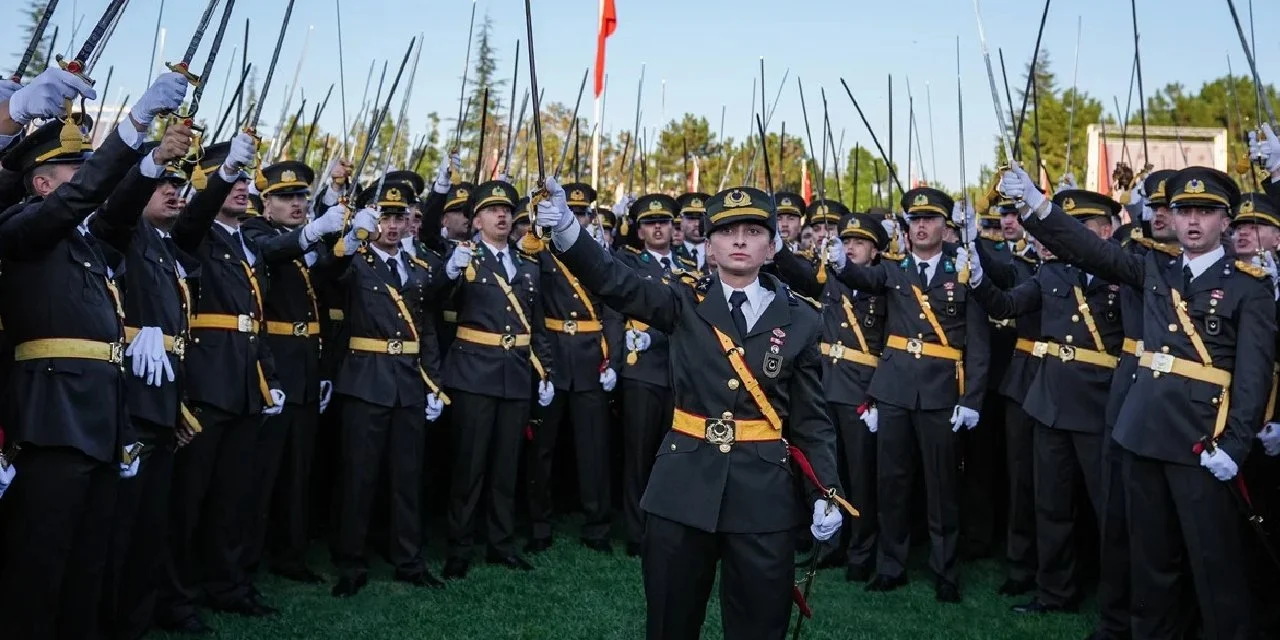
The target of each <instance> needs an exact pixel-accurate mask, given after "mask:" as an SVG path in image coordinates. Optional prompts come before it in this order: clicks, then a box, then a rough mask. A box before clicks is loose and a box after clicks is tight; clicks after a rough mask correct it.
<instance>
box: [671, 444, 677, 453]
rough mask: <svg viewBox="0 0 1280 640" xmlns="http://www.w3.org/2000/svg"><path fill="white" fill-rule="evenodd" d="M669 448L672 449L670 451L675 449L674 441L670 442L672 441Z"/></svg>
mask: <svg viewBox="0 0 1280 640" xmlns="http://www.w3.org/2000/svg"><path fill="white" fill-rule="evenodd" d="M671 450H672V451H675V450H676V443H674V442H672V443H671Z"/></svg>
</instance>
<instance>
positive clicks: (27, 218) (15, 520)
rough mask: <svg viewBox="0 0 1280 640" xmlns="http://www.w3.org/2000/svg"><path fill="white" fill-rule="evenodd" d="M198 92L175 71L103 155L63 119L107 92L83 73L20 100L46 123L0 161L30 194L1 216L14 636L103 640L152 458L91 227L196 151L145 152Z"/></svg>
mask: <svg viewBox="0 0 1280 640" xmlns="http://www.w3.org/2000/svg"><path fill="white" fill-rule="evenodd" d="M186 90H187V82H186V80H185V78H184V77H183V76H181V75H180V74H162V75H161V76H160V77H159V78H158V79H157V80H156V83H155V84H154V85H152V86H151V87H149V88H148V89H147V91H146V92H145V93H144V94H143V95H142V97H141V98H140V99H139V100H138V102H137V103H135V104H134V105H133V107H132V108H131V109H130V111H129V113H128V116H127V117H126V118H124V120H123V121H122V122H121V123H120V125H119V126H118V127H116V128H115V130H114V131H112V132H110V133H109V134H108V135H107V137H106V140H105V141H104V142H103V144H102V146H101V147H99V148H98V150H97V152H96V153H91V152H90V149H91V147H90V143H89V139H88V138H87V137H86V136H85V133H86V132H87V127H88V126H89V125H90V122H89V120H88V118H87V116H84V115H83V114H66V121H65V122H62V121H59V120H57V119H55V118H58V117H61V116H63V114H64V107H63V100H64V99H65V100H67V101H71V100H72V99H73V98H78V97H81V96H83V97H84V98H89V99H92V98H94V97H95V93H94V91H93V89H92V88H91V87H90V86H89V85H88V83H86V82H85V81H84V80H83V79H82V78H80V77H79V76H76V75H74V74H71V73H69V72H66V71H63V70H62V69H59V68H57V67H52V68H50V69H48V70H46V71H45V72H44V73H42V74H41V75H40V76H39V77H37V78H36V79H35V80H34V81H32V83H31V84H29V85H27V86H26V87H24V88H22V89H19V90H18V91H17V92H15V93H14V94H13V95H12V96H11V97H10V98H9V101H8V107H9V116H10V118H12V119H13V120H14V121H16V122H18V123H20V124H23V125H25V124H27V123H30V122H31V121H32V120H34V119H36V118H40V119H43V120H46V123H45V124H44V125H43V126H41V127H40V128H38V129H36V130H35V131H34V132H32V133H31V134H30V135H28V136H27V137H26V138H25V139H24V140H22V142H20V143H18V144H17V145H16V146H14V147H13V148H12V149H11V150H10V151H9V152H8V153H6V154H5V155H4V157H3V159H0V163H2V164H3V166H4V168H5V169H6V170H7V171H11V172H14V173H16V174H19V175H21V176H22V177H23V182H24V184H25V187H26V190H27V194H28V196H29V199H28V200H27V201H26V202H24V203H21V204H17V205H14V206H11V207H9V208H8V209H6V210H5V211H4V212H3V213H2V214H0V257H2V258H3V260H4V270H3V272H0V316H2V317H3V318H4V320H5V331H6V337H7V338H8V339H9V340H10V341H12V343H13V344H14V345H15V346H14V352H13V359H14V364H13V367H12V371H11V373H10V376H9V380H8V384H9V388H8V389H7V390H6V395H8V396H9V397H13V398H20V399H21V401H20V402H14V403H11V404H10V405H8V406H6V407H5V417H4V424H5V427H6V428H7V436H8V439H9V441H10V442H12V443H18V444H20V445H22V452H21V455H19V456H17V457H16V459H15V460H14V461H13V467H14V469H15V472H14V473H15V475H16V476H17V477H16V479H15V484H14V487H13V490H12V492H10V494H9V496H8V498H7V500H9V501H11V505H10V506H11V508H12V509H13V511H12V512H11V513H12V515H11V517H10V518H9V519H8V520H7V521H6V523H5V524H6V527H7V531H5V542H6V545H7V548H6V549H5V551H4V556H5V559H4V562H3V566H4V573H3V575H0V619H3V620H4V632H5V635H6V636H12V637H15V638H32V639H37V640H38V639H44V638H50V639H52V638H86V637H95V636H96V635H97V634H98V633H99V628H98V626H97V622H98V620H99V617H98V611H99V605H100V596H101V592H102V586H103V570H104V566H105V564H106V559H107V557H108V549H109V546H108V545H109V541H110V534H111V527H112V516H113V513H114V509H115V502H116V489H117V484H118V481H119V479H120V476H122V475H124V476H132V475H135V474H136V473H137V471H138V465H137V460H136V459H135V456H136V455H139V454H140V451H139V447H137V446H133V445H132V443H133V442H135V436H134V433H133V430H132V429H131V427H130V425H129V423H128V422H129V419H128V418H129V416H128V412H127V409H126V405H125V402H126V388H125V374H124V367H123V366H122V363H123V356H124V344H123V343H124V339H125V333H124V309H123V308H122V306H121V299H120V293H119V290H118V289H117V287H116V283H115V281H114V276H115V273H114V269H113V268H112V267H111V266H110V265H109V264H108V262H107V259H106V258H105V257H104V251H103V249H104V247H103V246H100V244H99V242H98V241H96V240H95V239H94V238H93V237H92V236H91V235H90V234H89V231H88V229H87V227H86V226H85V225H84V224H83V223H84V220H85V218H86V217H88V216H89V215H90V214H91V213H93V212H94V210H95V209H97V208H98V207H99V206H100V205H102V204H103V203H104V202H105V201H106V200H107V197H108V195H110V194H111V193H112V191H113V190H114V189H115V188H116V187H117V185H118V184H119V183H120V182H121V181H122V180H123V179H124V177H125V176H126V174H128V173H129V171H130V170H131V169H132V167H133V166H134V165H139V163H140V162H141V164H140V165H139V169H138V170H139V172H141V173H142V174H143V175H147V176H151V177H156V176H159V175H160V174H161V172H162V171H163V169H162V168H161V167H163V166H164V164H165V163H166V162H168V161H169V160H172V159H174V157H175V156H176V155H181V154H182V153H184V152H183V151H181V148H183V147H184V145H187V144H189V143H190V137H189V134H188V133H187V132H181V131H179V132H177V133H176V134H175V136H171V137H170V138H169V139H168V140H166V144H163V145H161V146H160V147H158V148H157V151H152V152H151V153H149V154H145V155H144V153H143V152H142V143H143V141H144V137H145V132H146V131H147V130H148V128H149V127H150V126H151V123H152V121H153V120H154V119H155V118H156V117H157V116H158V115H159V114H161V113H164V112H167V111H171V110H173V109H176V108H178V107H179V106H180V105H181V104H182V101H183V99H184V98H185V95H186ZM82 126H83V127H86V128H81V127H82ZM175 150H177V152H176V153H175ZM140 213H141V210H140V209H138V208H129V207H119V208H117V209H116V210H114V211H108V212H107V213H106V215H109V216H112V217H113V220H112V223H113V224H114V225H117V226H121V227H124V226H133V225H136V224H137V219H138V217H139V215H140ZM121 235H127V234H121ZM117 266H118V264H117ZM142 295H145V294H142ZM149 355H151V354H149ZM160 357H163V352H161V353H160ZM170 381H171V380H170ZM124 445H130V446H127V447H126V448H125V450H124V451H122V446H124Z"/></svg>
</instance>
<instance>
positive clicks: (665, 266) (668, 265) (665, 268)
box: [658, 258, 671, 271]
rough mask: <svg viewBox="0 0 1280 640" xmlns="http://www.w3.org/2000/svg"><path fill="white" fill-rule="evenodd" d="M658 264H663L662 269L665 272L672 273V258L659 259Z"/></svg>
mask: <svg viewBox="0 0 1280 640" xmlns="http://www.w3.org/2000/svg"><path fill="white" fill-rule="evenodd" d="M658 262H661V263H662V269H663V271H670V270H671V258H659V259H658Z"/></svg>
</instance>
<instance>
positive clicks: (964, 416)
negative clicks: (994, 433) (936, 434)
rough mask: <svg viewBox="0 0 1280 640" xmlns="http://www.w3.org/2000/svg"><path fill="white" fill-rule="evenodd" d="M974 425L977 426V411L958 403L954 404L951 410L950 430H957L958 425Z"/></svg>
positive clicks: (971, 426)
mask: <svg viewBox="0 0 1280 640" xmlns="http://www.w3.org/2000/svg"><path fill="white" fill-rule="evenodd" d="M976 426H978V412H977V411H974V410H973V409H970V408H969V407H962V406H960V405H956V408H955V409H954V410H952V411H951V430H952V431H953V432H955V431H959V430H960V427H964V428H966V429H972V428H974V427H976Z"/></svg>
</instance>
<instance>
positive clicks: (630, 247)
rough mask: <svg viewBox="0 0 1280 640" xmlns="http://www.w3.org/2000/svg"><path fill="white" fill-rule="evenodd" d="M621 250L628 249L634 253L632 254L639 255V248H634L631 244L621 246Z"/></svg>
mask: <svg viewBox="0 0 1280 640" xmlns="http://www.w3.org/2000/svg"><path fill="white" fill-rule="evenodd" d="M623 250H625V251H630V252H631V253H634V254H636V255H640V250H639V249H637V248H635V247H633V246H631V245H627V246H625V247H623Z"/></svg>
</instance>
